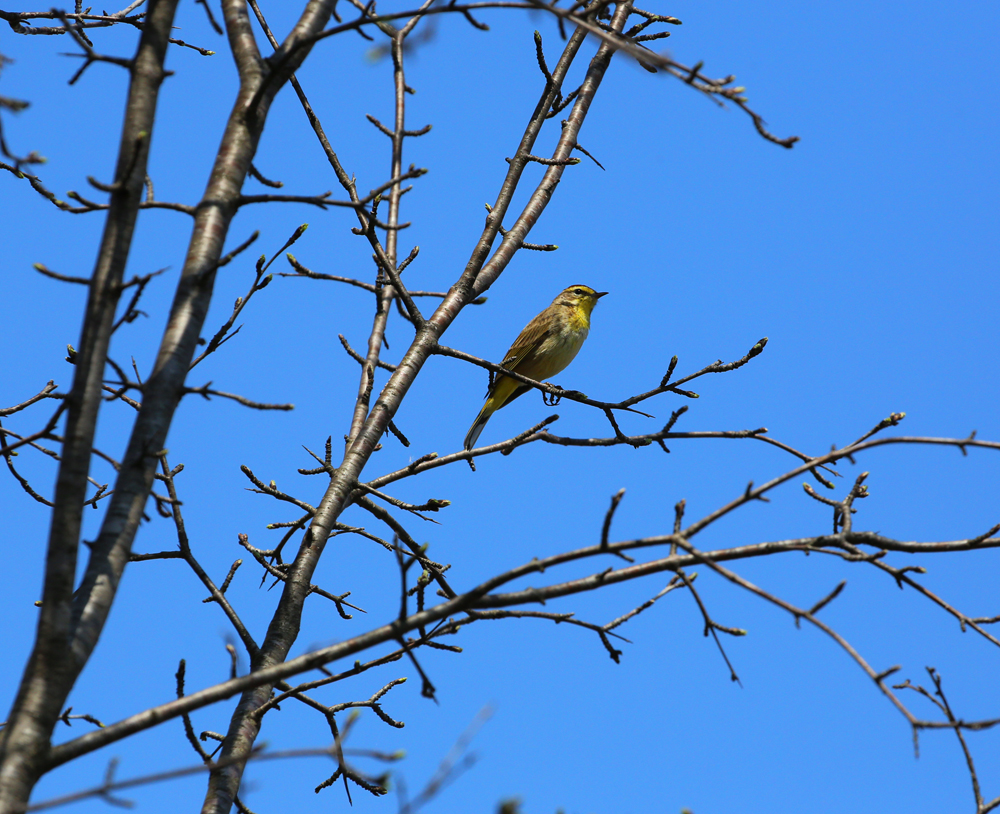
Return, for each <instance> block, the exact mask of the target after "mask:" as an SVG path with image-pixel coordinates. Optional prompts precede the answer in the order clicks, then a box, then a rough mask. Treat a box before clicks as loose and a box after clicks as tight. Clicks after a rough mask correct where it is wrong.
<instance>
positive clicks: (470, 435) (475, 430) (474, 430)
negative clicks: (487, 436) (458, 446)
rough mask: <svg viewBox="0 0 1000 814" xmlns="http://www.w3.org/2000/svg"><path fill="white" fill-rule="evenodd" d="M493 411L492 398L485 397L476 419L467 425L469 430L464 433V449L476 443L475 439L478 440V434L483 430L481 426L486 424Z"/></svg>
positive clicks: (470, 447)
mask: <svg viewBox="0 0 1000 814" xmlns="http://www.w3.org/2000/svg"><path fill="white" fill-rule="evenodd" d="M494 412H495V411H494V409H493V404H492V399H487V401H486V403H485V404H484V405H483V409H482V410H480V411H479V415H477V416H476V420H475V421H473V422H472V426H471V427H469V431H468V432H467V433H466V434H465V448H466V449H472V448H473V447H474V446H475V445H476V441H477V440H479V434H480V433H481V432H482V431H483V427H485V426H486V422H487V421H489V420H490V416H492V415H493V413H494Z"/></svg>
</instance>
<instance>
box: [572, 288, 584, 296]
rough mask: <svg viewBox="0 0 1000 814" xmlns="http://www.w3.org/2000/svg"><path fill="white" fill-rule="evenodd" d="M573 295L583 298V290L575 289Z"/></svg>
mask: <svg viewBox="0 0 1000 814" xmlns="http://www.w3.org/2000/svg"><path fill="white" fill-rule="evenodd" d="M573 293H574V294H576V295H578V296H580V297H582V296H583V289H582V288H574V289H573Z"/></svg>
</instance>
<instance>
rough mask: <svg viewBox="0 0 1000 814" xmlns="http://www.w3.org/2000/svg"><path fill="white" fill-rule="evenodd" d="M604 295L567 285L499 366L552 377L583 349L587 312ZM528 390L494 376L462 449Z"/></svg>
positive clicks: (538, 377)
mask: <svg viewBox="0 0 1000 814" xmlns="http://www.w3.org/2000/svg"><path fill="white" fill-rule="evenodd" d="M607 293H608V292H607V291H594V289H592V288H589V287H588V286H585V285H571V286H570V287H569V288H567V289H566V290H565V291H563V292H562V293H560V294H559V296H558V297H556V298H555V299H554V300H553V301H552V305H550V306H549V307H548V308H546V309H545V310H544V311H542V313H540V314H539V315H538V316H537V317H535V318H534V319H533V320H531V322H529V323H528V324H527V325H526V326H525V328H524V330H523V331H521V333H520V334H519V335H518V337H517V339H515V340H514V344H513V345H511V346H510V350H509V351H507V355H506V356H504V357H503V361H502V362H501V363H500V366H501V367H505V368H507V370H511V371H513V372H514V373H520V374H521V375H522V376H527V377H528V378H529V379H534V380H535V381H542V380H543V379H547V378H549V377H550V376H555V375H556V374H557V373H559V372H560V371H561V370H563V369H564V368H565V367H566V366H567V365H568V364H569V363H570V362H572V361H573V359H574V358H575V357H576V354H577V353H578V352H579V350H580V348H581V347H583V340H584V339H586V338H587V334H588V333H590V312H591V311H593V310H594V306H595V305H597V301H598V300H599V299H600V298H601V297H603V296H604V295H605V294H607ZM530 389H531V387H530V386H529V385H527V384H523V383H522V382H519V381H517V380H516V379H512V378H510V377H509V376H504V375H503V374H498V375H497V376H496V378H495V379H494V381H493V386H492V387H490V391H489V393H487V395H486V403H485V404H484V405H483V409H482V410H480V411H479V415H477V416H476V420H475V421H473V422H472V426H471V427H469V432H468V433H467V434H466V436H465V448H466V449H472V447H473V446H475V443H476V439H478V438H479V433H481V432H482V431H483V427H485V426H486V422H487V421H489V420H490V416H492V415H493V413H495V412H496V411H497V410H499V409H500V408H501V407H503V406H504V405H507V404H510V403H511V402H512V401H513V400H514V399H516V398H517V397H518V396H520V395H521V394H522V393H526V392H527V391H528V390H530Z"/></svg>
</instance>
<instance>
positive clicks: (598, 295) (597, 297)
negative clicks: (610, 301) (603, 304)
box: [594, 291, 608, 300]
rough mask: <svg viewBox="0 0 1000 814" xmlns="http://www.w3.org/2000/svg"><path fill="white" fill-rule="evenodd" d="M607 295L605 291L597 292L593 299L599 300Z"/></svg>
mask: <svg viewBox="0 0 1000 814" xmlns="http://www.w3.org/2000/svg"><path fill="white" fill-rule="evenodd" d="M607 293H608V292H607V291H598V292H596V293H595V294H594V299H595V300H599V299H600V298H601V297H603V296H604V295H605V294H607Z"/></svg>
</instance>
